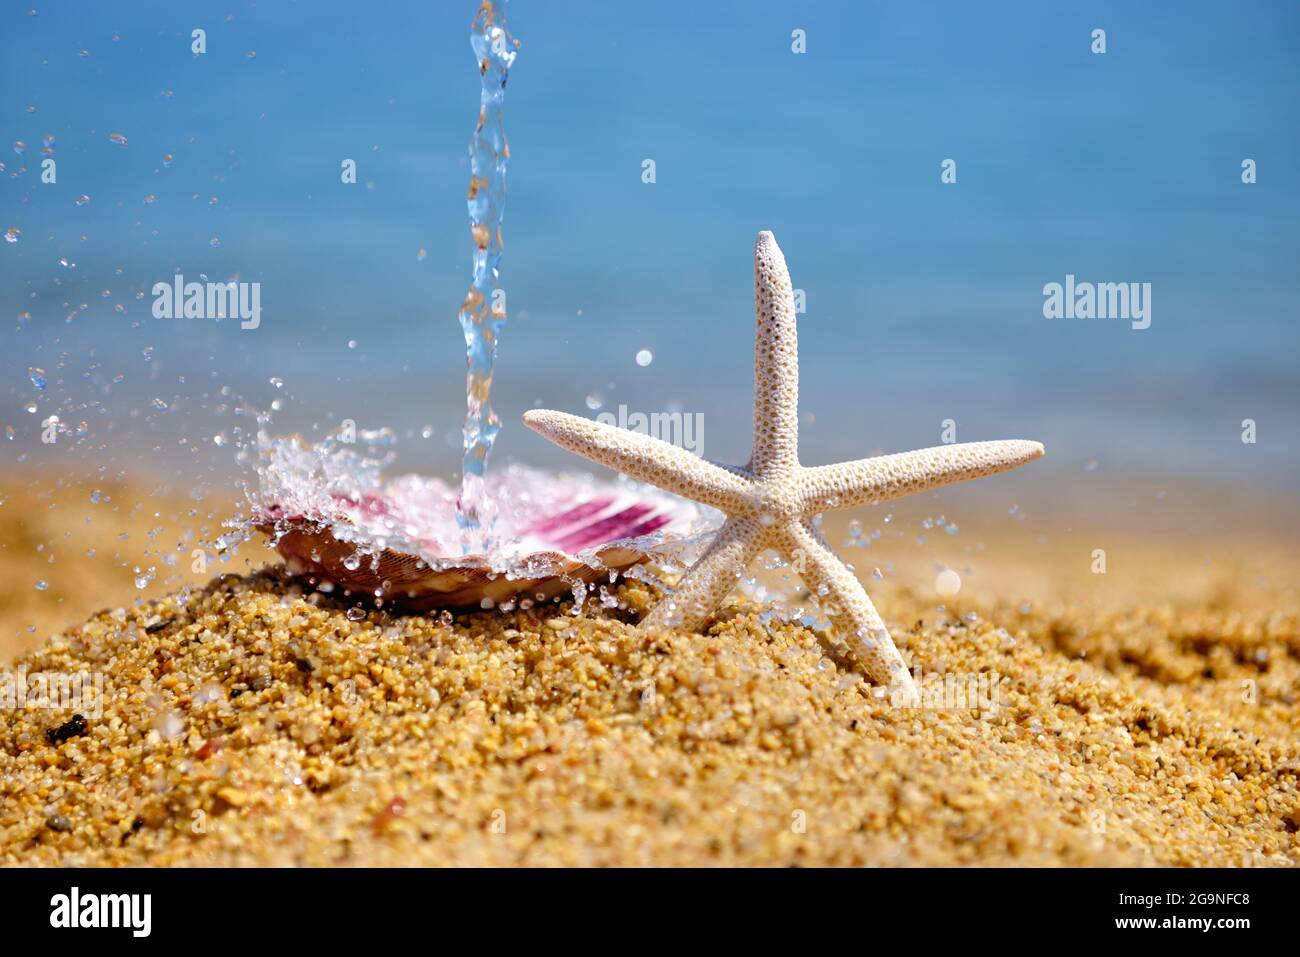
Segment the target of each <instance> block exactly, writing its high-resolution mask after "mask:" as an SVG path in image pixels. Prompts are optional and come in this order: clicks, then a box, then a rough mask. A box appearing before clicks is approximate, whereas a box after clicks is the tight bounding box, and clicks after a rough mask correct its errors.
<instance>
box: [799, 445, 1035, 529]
mask: <svg viewBox="0 0 1300 957" xmlns="http://www.w3.org/2000/svg"><path fill="white" fill-rule="evenodd" d="M1042 454H1043V446H1042V445H1041V444H1039V443H1038V442H1027V441H1025V440H1023V439H1009V440H1006V441H1002V442H964V443H962V444H961V445H940V446H936V447H935V448H931V449H920V450H919V451H916V452H899V453H898V454H897V455H879V456H876V457H875V458H870V459H858V460H857V461H856V462H841V463H840V464H838V465H820V466H817V467H816V468H809V469H804V470H803V472H802V474H801V476H800V488H799V495H800V500H801V501H802V503H803V505H804V506H805V507H806V508H807V509H809V510H813V511H821V510H823V509H831V508H851V507H853V506H855V505H866V504H868V503H874V502H884V501H887V500H889V499H891V498H899V497H900V496H903V495H910V494H911V493H912V492H921V491H924V490H926V489H931V488H938V487H939V486H941V485H951V484H952V483H953V482H964V481H966V480H967V479H974V478H980V477H981V476H984V475H995V474H997V473H998V472H1006V471H1008V470H1010V469H1013V468H1016V467H1018V466H1021V465H1024V464H1025V463H1026V462H1032V461H1033V460H1034V459H1036V458H1040V457H1041V456H1042Z"/></svg>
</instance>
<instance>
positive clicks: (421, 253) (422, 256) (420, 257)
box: [415, 249, 429, 263]
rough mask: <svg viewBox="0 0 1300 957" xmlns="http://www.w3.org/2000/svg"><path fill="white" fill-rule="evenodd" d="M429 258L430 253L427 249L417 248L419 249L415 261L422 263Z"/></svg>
mask: <svg viewBox="0 0 1300 957" xmlns="http://www.w3.org/2000/svg"><path fill="white" fill-rule="evenodd" d="M428 258H429V253H428V251H427V250H424V249H417V250H416V252H415V261H416V262H418V263H422V262H424V261H425V260H426V259H428Z"/></svg>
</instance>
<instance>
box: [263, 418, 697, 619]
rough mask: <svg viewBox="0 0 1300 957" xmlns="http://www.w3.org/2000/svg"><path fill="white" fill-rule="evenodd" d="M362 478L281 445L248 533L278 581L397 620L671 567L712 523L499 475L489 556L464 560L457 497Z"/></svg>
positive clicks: (551, 476)
mask: <svg viewBox="0 0 1300 957" xmlns="http://www.w3.org/2000/svg"><path fill="white" fill-rule="evenodd" d="M373 465H374V463H372V462H369V461H368V460H365V459H362V458H360V457H358V456H354V455H352V454H351V453H348V452H344V451H340V450H339V449H337V448H333V447H328V446H327V447H318V448H312V447H305V446H303V445H301V444H300V443H299V442H298V440H292V441H285V442H281V443H280V445H279V446H278V447H277V449H276V450H274V451H273V453H272V462H271V464H269V465H268V466H267V467H264V468H263V469H262V470H261V473H260V474H261V478H262V482H261V489H260V491H259V495H258V499H257V501H255V503H254V511H253V519H252V524H253V525H254V526H255V527H256V528H257V529H258V530H260V531H262V532H263V533H265V534H267V535H268V536H269V537H271V539H272V540H273V542H274V544H275V547H276V550H277V551H278V552H279V553H280V555H281V556H283V558H284V559H285V564H286V567H287V568H288V570H289V571H290V573H292V574H294V575H300V576H305V577H306V578H308V580H309V581H311V582H312V584H314V585H315V586H316V587H317V588H319V589H321V590H323V591H329V592H331V593H334V594H337V593H339V592H343V593H344V594H347V595H352V594H362V595H365V596H370V597H373V598H378V599H382V603H383V604H384V605H385V606H396V607H398V608H400V609H402V610H407V611H427V610H429V609H433V608H450V609H464V608H484V607H492V606H493V605H497V604H502V603H506V602H509V601H512V600H514V599H522V598H527V599H531V600H534V601H545V600H549V599H552V598H555V597H557V596H559V595H561V594H564V593H566V592H570V591H572V592H575V594H581V593H582V592H583V591H584V587H583V586H584V585H588V584H592V583H594V582H596V581H598V580H601V579H604V580H613V578H614V577H616V576H617V574H618V573H620V572H623V571H625V570H627V569H628V568H631V567H632V566H634V565H637V564H639V563H641V562H644V561H646V560H647V559H650V558H652V557H653V558H661V559H662V558H670V557H671V558H674V559H678V560H679V559H680V556H682V555H684V554H685V553H688V552H690V551H691V550H693V549H695V548H696V547H698V545H699V544H700V542H701V540H702V539H704V538H707V537H708V535H710V534H712V533H713V532H714V531H716V529H717V526H718V524H719V517H718V516H717V514H716V513H713V510H712V509H707V508H704V507H701V506H698V505H696V504H694V503H692V502H688V501H685V500H683V499H680V498H678V497H676V496H673V495H668V494H665V493H663V492H660V491H659V490H657V489H654V488H652V487H650V486H645V485H640V484H638V483H633V482H631V481H628V480H622V481H618V482H602V481H598V480H596V479H593V478H591V477H590V476H584V475H578V476H574V475H564V474H555V473H550V472H545V471H542V470H539V469H532V468H526V467H523V466H518V465H511V466H509V467H507V468H505V469H503V470H500V471H498V472H496V473H494V474H493V475H492V476H490V477H489V478H488V480H487V482H486V485H485V490H486V492H487V495H488V499H489V501H491V502H493V503H495V505H496V507H497V509H498V514H497V516H496V520H495V523H494V525H493V528H492V541H493V542H494V544H493V546H492V548H491V549H490V550H489V551H487V552H485V553H472V554H465V553H462V551H463V550H462V548H461V546H460V542H461V541H462V534H461V531H460V528H459V526H458V525H457V494H458V490H457V489H455V488H453V487H451V486H450V485H448V484H447V483H445V482H443V481H441V480H439V479H435V478H424V477H421V476H415V475H406V476H401V477H398V478H395V479H392V480H390V481H383V480H382V479H381V478H380V476H379V472H378V469H376V468H372V467H370V466H373ZM711 513H712V514H711Z"/></svg>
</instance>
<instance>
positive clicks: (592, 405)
mask: <svg viewBox="0 0 1300 957" xmlns="http://www.w3.org/2000/svg"><path fill="white" fill-rule="evenodd" d="M604 404H605V397H604V396H603V395H601V394H600V393H599V392H593V393H592V394H591V395H589V396H587V408H589V409H591V411H592V412H595V411H596V410H597V409H599V408H600V407H601V406H603V405H604Z"/></svg>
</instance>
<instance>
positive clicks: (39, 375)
mask: <svg viewBox="0 0 1300 957" xmlns="http://www.w3.org/2000/svg"><path fill="white" fill-rule="evenodd" d="M27 376H28V378H30V379H31V380H32V385H34V386H36V388H38V389H44V388H45V370H44V369H38V368H36V367H35V366H32V367H31V368H29V369H28V370H27Z"/></svg>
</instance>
